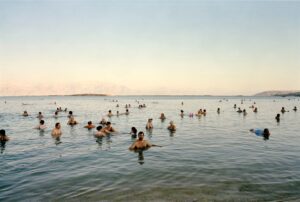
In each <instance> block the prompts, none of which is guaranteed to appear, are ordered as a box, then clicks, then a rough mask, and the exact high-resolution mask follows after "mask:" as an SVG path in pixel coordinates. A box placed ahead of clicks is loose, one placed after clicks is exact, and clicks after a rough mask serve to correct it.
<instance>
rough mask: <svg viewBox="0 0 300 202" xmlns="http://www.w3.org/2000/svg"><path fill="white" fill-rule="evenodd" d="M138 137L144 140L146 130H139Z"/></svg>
mask: <svg viewBox="0 0 300 202" xmlns="http://www.w3.org/2000/svg"><path fill="white" fill-rule="evenodd" d="M138 138H139V140H143V139H144V132H143V131H140V132H139V134H138Z"/></svg>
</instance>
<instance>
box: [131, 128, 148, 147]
mask: <svg viewBox="0 0 300 202" xmlns="http://www.w3.org/2000/svg"><path fill="white" fill-rule="evenodd" d="M151 146H154V145H152V144H151V143H150V142H148V141H147V140H144V132H142V131H140V132H139V134H138V139H137V140H136V141H135V142H134V143H133V144H132V145H131V146H130V147H129V150H134V149H146V148H150V147H151Z"/></svg>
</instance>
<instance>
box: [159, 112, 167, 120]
mask: <svg viewBox="0 0 300 202" xmlns="http://www.w3.org/2000/svg"><path fill="white" fill-rule="evenodd" d="M159 119H160V120H162V121H164V120H165V119H166V116H165V114H164V113H161V114H160V117H159Z"/></svg>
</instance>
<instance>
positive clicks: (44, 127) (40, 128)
mask: <svg viewBox="0 0 300 202" xmlns="http://www.w3.org/2000/svg"><path fill="white" fill-rule="evenodd" d="M46 128H47V127H46V126H45V121H44V120H40V125H38V126H37V127H35V129H38V130H45V129H46Z"/></svg>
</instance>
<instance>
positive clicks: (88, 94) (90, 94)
mask: <svg viewBox="0 0 300 202" xmlns="http://www.w3.org/2000/svg"><path fill="white" fill-rule="evenodd" d="M69 96H109V95H108V94H94V93H84V94H73V95H69Z"/></svg>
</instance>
